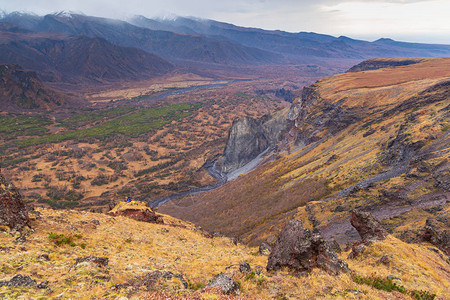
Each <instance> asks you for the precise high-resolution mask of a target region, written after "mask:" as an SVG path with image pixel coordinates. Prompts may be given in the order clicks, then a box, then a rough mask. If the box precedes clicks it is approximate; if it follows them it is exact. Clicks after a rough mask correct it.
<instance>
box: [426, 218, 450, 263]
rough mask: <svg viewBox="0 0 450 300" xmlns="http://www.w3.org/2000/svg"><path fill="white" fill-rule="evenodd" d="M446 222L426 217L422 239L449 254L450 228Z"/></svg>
mask: <svg viewBox="0 0 450 300" xmlns="http://www.w3.org/2000/svg"><path fill="white" fill-rule="evenodd" d="M448 228H449V227H448V224H444V222H439V221H438V220H437V219H436V218H428V219H427V221H426V223H425V232H424V234H423V235H422V239H423V240H425V241H427V242H430V243H432V244H433V245H435V246H436V247H438V248H440V249H441V250H442V251H444V252H445V254H447V255H448V256H450V230H449V229H448Z"/></svg>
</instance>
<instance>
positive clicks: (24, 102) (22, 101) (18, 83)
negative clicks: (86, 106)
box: [0, 64, 70, 111]
mask: <svg viewBox="0 0 450 300" xmlns="http://www.w3.org/2000/svg"><path fill="white" fill-rule="evenodd" d="M68 103H70V102H69V101H68V100H67V97H65V96H63V95H61V94H59V93H57V92H55V91H53V90H51V89H50V88H48V87H47V86H45V84H44V83H43V82H42V81H41V80H40V79H39V78H38V76H37V75H36V73H35V72H32V71H27V70H23V69H22V68H21V67H20V66H18V65H12V64H3V65H0V109H1V110H2V111H22V110H30V109H39V110H47V111H48V110H52V109H55V108H57V107H61V106H66V105H67V104H68Z"/></svg>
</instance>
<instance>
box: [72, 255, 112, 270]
mask: <svg viewBox="0 0 450 300" xmlns="http://www.w3.org/2000/svg"><path fill="white" fill-rule="evenodd" d="M108 262H109V258H107V257H97V256H86V257H80V258H77V259H76V261H75V264H74V267H75V266H77V265H79V264H82V263H89V264H93V265H95V266H96V267H106V266H108Z"/></svg>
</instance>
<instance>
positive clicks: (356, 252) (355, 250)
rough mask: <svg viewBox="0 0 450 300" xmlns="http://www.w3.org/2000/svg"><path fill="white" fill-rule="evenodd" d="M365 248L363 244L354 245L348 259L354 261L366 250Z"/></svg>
mask: <svg viewBox="0 0 450 300" xmlns="http://www.w3.org/2000/svg"><path fill="white" fill-rule="evenodd" d="M366 248H367V246H366V245H365V244H364V243H356V244H355V245H354V246H353V247H352V252H350V254H349V255H348V256H347V258H348V259H354V258H356V257H358V256H359V255H360V254H362V253H363V252H364V251H365V250H366Z"/></svg>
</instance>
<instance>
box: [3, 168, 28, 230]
mask: <svg viewBox="0 0 450 300" xmlns="http://www.w3.org/2000/svg"><path fill="white" fill-rule="evenodd" d="M0 226H7V227H9V228H10V229H14V230H17V231H22V230H23V229H24V228H25V227H30V219H29V217H28V212H27V207H26V205H25V203H24V202H23V199H22V196H21V195H20V194H19V191H18V190H17V189H16V188H15V187H14V185H13V184H12V183H10V182H7V181H6V180H5V178H4V177H3V176H2V175H1V174H0Z"/></svg>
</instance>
